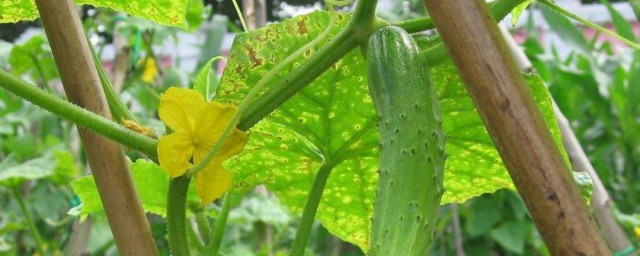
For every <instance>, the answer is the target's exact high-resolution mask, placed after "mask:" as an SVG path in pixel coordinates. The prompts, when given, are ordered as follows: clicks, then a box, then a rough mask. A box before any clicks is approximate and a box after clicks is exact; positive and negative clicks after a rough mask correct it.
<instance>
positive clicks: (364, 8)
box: [345, 0, 378, 44]
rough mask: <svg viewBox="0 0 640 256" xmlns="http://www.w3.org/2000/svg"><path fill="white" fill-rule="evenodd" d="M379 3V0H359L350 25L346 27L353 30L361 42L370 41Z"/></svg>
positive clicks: (347, 29)
mask: <svg viewBox="0 0 640 256" xmlns="http://www.w3.org/2000/svg"><path fill="white" fill-rule="evenodd" d="M377 5H378V0H358V3H357V4H356V8H355V9H354V10H353V14H352V16H351V20H350V21H349V25H347V27H346V29H345V30H346V31H353V34H354V35H355V37H356V38H357V39H358V42H360V43H361V44H366V43H367V41H369V35H371V33H372V32H373V29H374V24H375V22H376V6H377Z"/></svg>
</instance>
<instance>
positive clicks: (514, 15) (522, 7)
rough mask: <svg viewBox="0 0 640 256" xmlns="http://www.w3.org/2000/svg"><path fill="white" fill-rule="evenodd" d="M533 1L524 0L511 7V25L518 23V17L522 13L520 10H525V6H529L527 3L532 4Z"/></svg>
mask: <svg viewBox="0 0 640 256" xmlns="http://www.w3.org/2000/svg"><path fill="white" fill-rule="evenodd" d="M533 2H535V0H526V1H524V2H522V3H521V4H519V5H518V6H516V7H515V8H513V10H512V11H511V25H512V26H515V25H516V23H518V18H520V15H521V14H522V12H523V11H524V10H526V9H527V7H529V5H530V4H532V3H533Z"/></svg>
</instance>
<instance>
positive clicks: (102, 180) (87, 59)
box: [36, 0, 158, 255]
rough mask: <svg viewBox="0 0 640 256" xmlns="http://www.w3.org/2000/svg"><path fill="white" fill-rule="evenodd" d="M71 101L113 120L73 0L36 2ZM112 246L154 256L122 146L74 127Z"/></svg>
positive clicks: (145, 220)
mask: <svg viewBox="0 0 640 256" xmlns="http://www.w3.org/2000/svg"><path fill="white" fill-rule="evenodd" d="M36 5H37V7H38V11H39V12H40V17H41V19H42V24H43V26H44V28H45V32H46V33H47V37H48V38H49V43H50V44H51V50H52V52H53V56H54V58H55V61H56V66H57V67H58V70H59V71H60V77H61V79H62V83H63V85H64V88H65V91H66V94H67V97H68V98H69V100H70V101H71V102H73V103H75V104H77V105H79V106H82V107H84V108H86V109H88V110H90V111H92V112H95V113H97V114H100V115H102V116H104V117H107V118H111V114H110V112H109V107H108V106H107V105H106V100H105V96H104V93H103V92H102V87H101V86H100V84H99V83H100V79H99V77H98V73H97V71H96V68H95V64H94V62H93V59H92V56H91V52H90V50H89V45H88V43H87V39H86V37H85V34H84V31H83V30H82V24H81V22H80V17H79V16H78V13H77V10H76V8H75V6H74V4H73V1H71V0H36ZM78 130H79V133H80V138H81V139H82V143H83V145H84V147H85V151H86V155H87V160H88V162H89V166H90V167H91V171H92V173H93V176H94V178H95V181H96V186H97V187H98V192H100V198H101V200H102V204H103V205H104V209H105V212H106V214H107V219H108V220H109V225H110V226H111V231H112V232H113V237H114V238H115V242H116V246H117V247H118V250H119V251H120V254H122V255H157V254H158V252H157V250H156V247H155V243H154V240H153V239H152V237H151V230H150V228H149V223H148V222H147V219H146V216H145V214H144V211H143V209H142V205H141V203H140V200H139V198H138V196H137V193H136V190H135V187H134V186H133V181H132V178H131V174H130V173H129V168H128V164H127V162H126V159H125V155H124V152H123V149H122V147H121V146H120V145H119V144H117V143H115V142H113V141H111V140H109V139H107V138H105V137H102V136H100V135H98V134H96V133H93V132H90V131H89V130H87V129H84V128H78Z"/></svg>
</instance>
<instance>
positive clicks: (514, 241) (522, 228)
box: [490, 222, 529, 255]
mask: <svg viewBox="0 0 640 256" xmlns="http://www.w3.org/2000/svg"><path fill="white" fill-rule="evenodd" d="M527 233H529V228H528V227H527V223H526V222H505V223H503V224H502V225H500V226H499V227H498V228H496V229H494V230H491V233H490V235H491V238H493V240H495V241H496V242H498V244H500V246H502V248H504V249H505V250H507V251H510V252H513V253H516V254H518V255H521V254H522V253H523V252H524V245H525V238H526V237H527Z"/></svg>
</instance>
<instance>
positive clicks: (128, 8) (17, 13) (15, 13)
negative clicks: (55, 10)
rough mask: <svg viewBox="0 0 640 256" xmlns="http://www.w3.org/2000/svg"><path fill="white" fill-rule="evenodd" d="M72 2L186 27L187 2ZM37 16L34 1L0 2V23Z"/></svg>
mask: <svg viewBox="0 0 640 256" xmlns="http://www.w3.org/2000/svg"><path fill="white" fill-rule="evenodd" d="M192 1H196V0H192ZM197 1H200V0H197ZM74 2H75V3H76V4H90V5H93V6H96V7H109V8H112V9H114V10H118V11H122V12H125V13H128V14H131V15H133V16H138V17H142V18H145V19H148V20H151V21H154V22H157V23H159V24H164V25H170V26H176V27H182V28H186V26H187V22H186V13H187V3H188V0H149V1H139V0H133V1H126V0H76V1H74ZM38 16H39V15H38V10H37V9H36V3H35V1H34V0H0V23H12V22H18V21H21V20H33V19H35V18H37V17H38Z"/></svg>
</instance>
